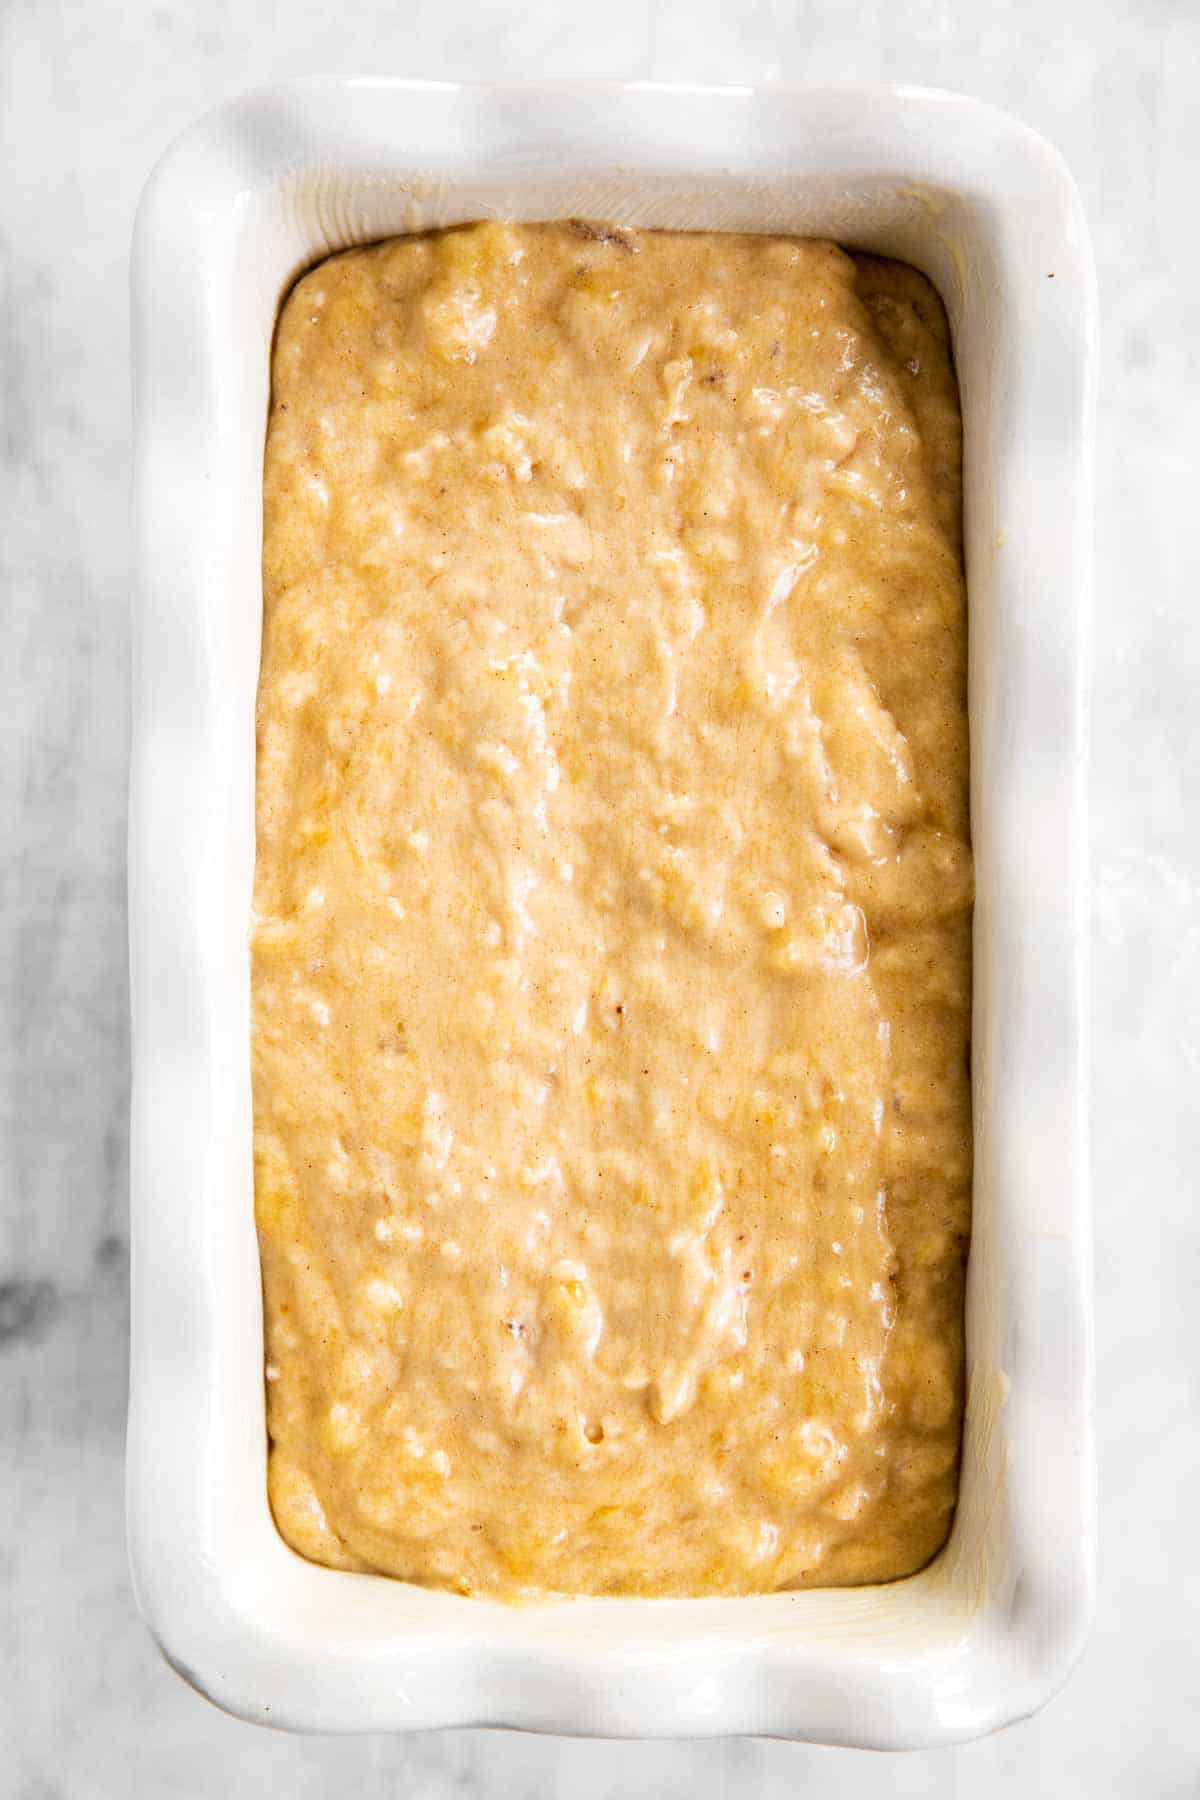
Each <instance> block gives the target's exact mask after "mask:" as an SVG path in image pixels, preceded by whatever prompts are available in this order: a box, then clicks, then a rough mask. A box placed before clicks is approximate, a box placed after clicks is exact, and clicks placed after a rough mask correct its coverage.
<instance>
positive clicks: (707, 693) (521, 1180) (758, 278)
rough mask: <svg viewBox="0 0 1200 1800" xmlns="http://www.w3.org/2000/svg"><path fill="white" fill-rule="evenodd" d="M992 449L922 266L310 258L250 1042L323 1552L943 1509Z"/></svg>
mask: <svg viewBox="0 0 1200 1800" xmlns="http://www.w3.org/2000/svg"><path fill="white" fill-rule="evenodd" d="M960 494H961V484H960V424H959V410H958V398H957V391H956V386H955V380H954V374H953V369H952V364H951V359H950V349H949V338H948V332H947V327H946V323H945V319H944V315H943V312H942V308H941V305H940V303H939V301H938V299H937V297H936V295H935V294H934V292H933V290H932V288H931V287H930V286H929V284H928V283H927V282H926V281H925V280H924V278H923V277H921V276H919V275H918V274H916V273H915V272H914V271H913V270H912V269H909V268H907V267H905V266H903V265H901V264H897V263H892V262H885V261H881V260H877V259H873V258H870V257H863V256H849V255H846V254H844V253H843V252H842V251H841V250H839V249H837V248H836V247H835V246H833V245H831V244H827V243H818V242H812V241H804V240H794V239H785V238H769V237H737V236H727V235H719V234H697V235H685V234H678V235H677V234H665V233H654V232H644V233H643V232H631V231H623V230H617V229H616V228H608V227H602V226H595V225H589V224H581V223H574V224H560V225H546V226H520V227H516V226H509V225H500V224H487V225H479V226H472V227H468V228H464V229H460V230H455V231H449V232H441V233H434V234H431V235H427V236H421V237H412V238H407V239H400V240H396V241H392V242H389V243H384V244H379V245H375V246H373V247H371V248H368V249H365V250H357V251H353V252H351V253H349V254H346V255H343V256H339V257H335V258H333V259H331V260H330V261H327V262H325V263H323V264H321V265H320V266H319V267H317V268H315V269H314V270H312V272H311V273H309V274H308V275H306V276H305V277H304V278H303V280H301V281H300V282H299V283H298V284H297V286H296V287H295V289H294V290H293V292H292V294H291V295H290V297H289V299H288V301H287V303H286V305H285V307H284V309H283V312H282V315H281V319H280V323H279V328H278V334H277V341H276V345H275V351H274V366H273V393H272V405H271V414H270V425H269V432H268V438H267V448H266V472H265V541H264V552H263V571H264V597H265V613H264V636H263V659H262V674H261V684H260V690H259V711H258V731H259V753H258V862H257V874H256V888H255V931H254V940H253V1010H254V1025H253V1058H254V1101H255V1124H256V1209H257V1219H258V1231H259V1238H260V1243H261V1249H262V1263H263V1283H264V1294H265V1311H266V1334H267V1366H266V1375H267V1397H268V1423H269V1433H270V1463H269V1485H270V1498H271V1504H272V1507H273V1510H274V1515H275V1518H276V1521H277V1523H278V1525H279V1528H280V1530H281V1531H282V1533H283V1535H284V1536H285V1538H286V1539H287V1540H288V1541H289V1542H290V1543H291V1544H292V1545H293V1546H294V1547H295V1548H296V1549H297V1550H299V1551H301V1552H302V1553H303V1554H304V1555H306V1556H309V1557H312V1558H315V1559H316V1560H318V1561H320V1562H323V1563H328V1564H332V1565H334V1566H336V1567H338V1568H343V1569H371V1570H379V1571H385V1572H387V1573H389V1574H392V1575H396V1576H402V1577H405V1578H407V1579H411V1580H414V1581H419V1582H425V1583H430V1584H435V1585H439V1586H444V1587H448V1588H452V1589H455V1590H458V1591H460V1592H464V1593H468V1592H470V1593H484V1594H489V1595H492V1596H496V1597H500V1598H506V1599H518V1598H521V1597H522V1596H526V1595H530V1594H534V1593H537V1592H543V1591H547V1590H553V1591H558V1592H562V1593H570V1594H580V1593H605V1594H660V1595H661V1594H705V1593H727V1594H741V1593H748V1592H755V1591H764V1590H771V1589H777V1588H789V1587H805V1586H813V1585H829V1584H834V1583H851V1582H876V1581H883V1580H887V1579H890V1578H892V1577H896V1576H901V1575H904V1574H907V1573H909V1572H911V1571H912V1570H915V1569H916V1568H918V1567H919V1566H920V1565H921V1564H923V1563H924V1562H925V1561H927V1560H928V1558H929V1557H930V1556H931V1555H932V1554H933V1553H934V1552H935V1551H936V1550H937V1549H938V1548H939V1546H940V1545H941V1544H942V1542H943V1541H944V1539H945V1536H946V1533H947V1530H948V1528H949V1522H950V1518H951V1514H952V1510H953V1505H954V1499H955V1491H956V1481H957V1462H958V1448H959V1433H960V1420H961V1409H962V1392H963V1381H962V1361H963V1357H962V1277H963V1266H964V1258H965V1249H966V1241H967V1232H968V1228H969V1206H970V1198H969V1196H970V1174H971V1134H970V1118H969V1096H968V1074H967V1051H968V1030H969V1009H970V994H971V976H970V906H971V891H972V890H971V858H970V848H969V836H968V810H967V724H966V708H965V666H966V665H965V655H966V614H965V601H964V589H963V575H962V562H961V541H960V537H961V534H960Z"/></svg>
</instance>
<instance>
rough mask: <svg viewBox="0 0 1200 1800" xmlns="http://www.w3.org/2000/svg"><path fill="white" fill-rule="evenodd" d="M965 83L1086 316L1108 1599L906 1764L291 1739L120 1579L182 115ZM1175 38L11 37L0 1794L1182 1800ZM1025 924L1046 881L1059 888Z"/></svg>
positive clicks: (1185, 1665)
mask: <svg viewBox="0 0 1200 1800" xmlns="http://www.w3.org/2000/svg"><path fill="white" fill-rule="evenodd" d="M323 70H324V71H334V72H350V71H362V70H386V71H389V72H394V73H397V74H417V75H443V76H477V77H489V76H490V77H515V76H532V75H556V74H557V75H567V74H592V75H615V76H635V77H655V78H660V79H670V78H677V79H687V78H695V79H709V80H734V81H760V80H768V79H782V80H786V79H789V78H790V79H796V78H800V77H885V78H890V79H901V80H910V81H917V82H926V83H932V84H935V85H941V86H946V87H952V88H961V89H964V90H966V91H969V92H972V93H974V94H977V95H979V96H981V97H984V98H987V99H991V100H995V101H997V102H998V103H1000V104H1002V105H1004V106H1007V107H1009V108H1010V109H1011V110H1013V111H1015V112H1017V113H1019V114H1020V115H1022V116H1023V117H1025V118H1026V119H1028V120H1029V121H1030V122H1031V123H1032V124H1034V125H1036V126H1037V127H1039V128H1040V129H1041V130H1042V131H1044V132H1045V133H1046V134H1047V135H1049V136H1050V137H1052V138H1054V139H1055V140H1056V141H1057V142H1058V143H1059V144H1060V145H1061V146H1062V148H1063V149H1064V151H1065V152H1066V154H1067V156H1068V159H1069V160H1070V162H1071V163H1072V165H1073V167H1074V169H1075V171H1076V173H1077V175H1078V178H1079V180H1080V184H1081V186H1082V189H1083V192H1084V198H1085V201H1086V204H1087V206H1088V209H1089V213H1090V217H1091V221H1092V227H1093V232H1094V236H1095V241H1096V249H1097V255H1098V260H1099V266H1100V274H1101V283H1102V303H1103V312H1104V355H1103V388H1102V419H1103V424H1102V436H1101V444H1100V457H1099V467H1098V522H1097V583H1096V624H1095V657H1094V669H1095V745H1094V758H1093V771H1094V773H1093V788H1092V794H1093V875H1094V892H1095V907H1094V918H1095V968H1094V979H1093V1000H1094V1025H1095V1056H1094V1082H1095V1168H1096V1179H1095V1204H1096V1224H1097V1292H1098V1302H1099V1317H1098V1343H1097V1348H1098V1376H1099V1441H1100V1481H1101V1499H1102V1516H1101V1524H1102V1533H1103V1537H1102V1574H1101V1582H1100V1595H1099V1610H1098V1616H1097V1621H1096V1629H1095V1633H1094V1636H1093V1640H1092V1643H1091V1646H1090V1648H1089V1650H1088V1652H1087V1655H1086V1657H1085V1659H1084V1661H1083V1664H1082V1665H1081V1667H1080V1669H1079V1670H1078V1672H1077V1673H1076V1675H1075V1677H1074V1679H1073V1680H1072V1682H1071V1683H1070V1685H1069V1686H1068V1688H1067V1689H1066V1691H1065V1692H1064V1693H1063V1694H1062V1696H1060V1698H1059V1699H1058V1700H1056V1701H1055V1702H1054V1703H1053V1704H1052V1705H1051V1706H1050V1707H1049V1708H1048V1709H1047V1710H1046V1711H1045V1712H1044V1713H1043V1714H1042V1715H1041V1716H1040V1717H1039V1718H1037V1719H1035V1720H1033V1721H1031V1722H1029V1723H1027V1724H1024V1725H1020V1726H1017V1727H1015V1728H1014V1729H1012V1730H1011V1731H1009V1732H1006V1733H1004V1734H1002V1735H1001V1736H999V1737H997V1738H994V1739H991V1740H989V1741H987V1742H985V1743H983V1744H979V1745H974V1746H970V1747H966V1748H963V1749H960V1750H953V1751H946V1752H941V1753H937V1754H932V1755H918V1756H912V1757H908V1758H877V1757H871V1756H869V1755H866V1754H863V1753H858V1752H845V1751H826V1750H814V1749H807V1748H800V1747H796V1746H792V1745H784V1744H771V1743H754V1742H745V1741H742V1742H727V1743H719V1744H714V1745H687V1744H685V1745H659V1744H590V1745H585V1744H579V1743H573V1742H571V1741H568V1740H554V1739H530V1738H522V1737H518V1736H512V1735H507V1734H501V1733H492V1732H484V1733H465V1732H460V1733H449V1734H444V1735H430V1736H424V1737H419V1738H410V1739H372V1740H358V1741H349V1742H337V1741H335V1740H331V1739H324V1740H296V1739H289V1738H285V1737H282V1736H275V1735H273V1734H269V1733H264V1732H260V1731H257V1730H255V1729H253V1728H251V1727H249V1726H244V1725H240V1724H236V1723H234V1722H233V1721H232V1720H229V1719H226V1718H224V1717H223V1716H221V1715H220V1714H218V1713H217V1712H215V1711H214V1710H213V1709H212V1708H210V1707H209V1706H207V1705H206V1704H205V1703H204V1702H203V1701H201V1700H199V1699H198V1698H197V1697H196V1696H195V1695H194V1694H192V1693H191V1692H190V1690H188V1689H187V1688H185V1687H184V1686H183V1684H182V1683H181V1682H179V1681H178V1680H177V1679H176V1678H175V1677H174V1676H173V1675H171V1674H170V1673H169V1672H168V1670H167V1669H166V1668H165V1667H164V1666H163V1665H162V1664H161V1663H160V1661H159V1660H158V1657H157V1655H156V1653H155V1651H154V1650H153V1648H152V1646H151V1644H150V1641H149V1639H148V1637H147V1636H146V1634H145V1633H144V1631H143V1629H142V1627H141V1626H140V1624H139V1622H138V1619H137V1617H136V1614H135V1611H134V1607H133V1602H132V1598H131V1595H130V1591H129V1583H128V1579H127V1575H126V1568H125V1555H124V1545H123V1521H122V1493H121V1485H122V1468H121V1458H122V1435H123V1423H124V1407H125V1377H126V1343H125V1340H126V1330H127V1323H128V1309H127V1303H126V1282H127V1274H128V1253H127V1241H126V1179H127V1156H126V1107H127V1100H128V1033H127V1025H126V993H125V982H126V955H125V939H124V930H125V924H124V880H123V866H122V865H123V831H124V808H125V791H124V784H125V759H126V748H127V711H128V676H127V661H128V644H127V618H126V608H127V591H128V581H129V552H128V540H127V521H126V499H127V485H128V452H129V399H128V356H127V333H128V326H127V311H126V255H127V248H128V240H129V230H130V222H131V218H132V213H133V208H134V204H135V202H136V198H137V194H138V191H139V189H140V187H141V185H142V182H143V180H144V178H145V175H146V173H147V171H148V169H149V167H150V165H151V163H152V162H153V160H154V159H155V157H156V156H157V155H158V154H159V152H160V151H161V150H162V149H163V148H164V146H165V145H166V144H167V143H168V142H169V140H170V139H171V137H172V136H173V135H174V134H175V133H176V132H177V131H178V130H179V129H180V128H181V127H182V126H183V125H185V124H186V123H187V122H188V121H189V120H190V119H191V118H192V117H194V116H195V115H196V114H197V113H199V112H200V111H202V110H203V109H204V108H206V107H208V106H210V105H212V104H215V103H216V102H218V101H219V100H221V99H223V98H225V97H226V96H228V95H229V94H231V93H233V92H236V91H238V90H240V89H243V88H246V87H249V86H251V85H253V84H255V83H258V82H262V81H266V80H271V79H274V78H277V77H281V76H285V75H290V74H300V73H311V72H318V71H323ZM1198 120H1200V9H1197V7H1196V6H1195V5H1194V4H1190V3H1189V0H1142V4H1140V5H1139V4H1136V3H1135V0H1109V3H1105V0H1096V3H1092V0H1058V3H1055V0H957V3H955V0H909V3H907V4H905V3H904V0H862V3H861V4H857V5H856V4H852V3H848V4H844V5H838V4H836V3H835V0H828V3H827V4H825V5H820V4H816V3H815V0H813V3H807V4H806V3H804V0H748V3H746V4H740V5H739V4H737V0H605V3H604V4H603V5H598V6H594V7H577V6H572V5H563V4H561V3H560V0H524V3H523V4H518V3H517V0H475V3H474V4H472V0H412V3H408V4H406V3H405V0H392V4H389V5H386V6H385V5H383V4H382V3H381V0H374V3H371V0H368V3H367V4H366V5H364V6H362V7H359V8H357V9H356V8H351V7H347V6H345V5H342V4H338V3H337V0H291V4H289V5H286V6H285V5H283V4H282V3H281V0H263V3H262V4H259V5H254V4H246V3H245V0H241V3H239V4H235V3H234V0H213V3H212V4H204V0H109V3H108V4H106V5H103V6H97V5H96V4H94V0H92V3H88V0H41V3H38V0H6V4H4V5H3V7H0V142H2V144H3V168H4V172H5V173H4V180H3V183H2V184H0V281H2V288H0V292H2V295H3V300H2V309H0V349H2V354H3V379H4V385H3V399H2V401H0V408H2V413H0V423H2V427H3V478H2V486H0V509H2V510H0V643H2V645H3V649H2V651H0V1796H3V1797H4V1800H7V1797H8V1796H10V1795H12V1796H20V1797H21V1800H52V1797H58V1796H62V1797H68V1796H69V1797H70V1800H93V1797H103V1800H108V1797H109V1796H120V1797H122V1800H124V1797H125V1796H143V1795H145V1796H153V1797H157V1796H159V1795H173V1796H186V1797H188V1800H190V1797H192V1796H196V1797H199V1800H203V1797H206V1796H220V1797H221V1800H252V1797H257V1796H258V1795H260V1794H262V1793H264V1792H267V1791H272V1790H275V1791H279V1792H286V1793H288V1794H289V1795H292V1796H296V1797H297V1800H308V1797H310V1796H312V1797H315V1796H323V1795H327V1794H328V1795H335V1796H340V1795H343V1794H354V1795H361V1796H363V1797H364V1800H365V1797H367V1796H377V1795H378V1796H382V1795H385V1794H386V1795H404V1796H412V1797H413V1800H450V1797H451V1796H455V1797H461V1800H477V1797H478V1800H518V1797H520V1800H557V1797H558V1796H569V1797H570V1800H615V1797H616V1796H618V1795H627V1794H633V1795H654V1796H661V1797H662V1800H684V1797H685V1796H686V1797H687V1800H717V1797H718V1796H721V1795H725V1794H733V1793H737V1794H739V1795H741V1794H745V1795H756V1796H764V1797H766V1800H777V1797H778V1800H781V1797H782V1796H784V1795H791V1794H793V1793H795V1794H799V1793H809V1794H813V1795H821V1796H823V1797H824V1796H847V1797H849V1796H864V1795H868V1794H884V1793H886V1794H896V1795H909V1794H912V1795H917V1794H921V1795H926V1794H929V1795H943V1796H950V1795H957V1794H960V1793H962V1794H966V1793H970V1794H971V1795H972V1796H979V1797H980V1800H987V1797H988V1796H992V1795H999V1794H1002V1793H1007V1792H1009V1791H1014V1792H1027V1793H1030V1794H1038V1795H1043V1794H1044V1795H1051V1794H1052V1795H1055V1796H1064V1797H1071V1800H1073V1797H1075V1796H1078V1797H1080V1800H1083V1797H1085V1796H1086V1797H1088V1800H1090V1797H1091V1796H1093V1795H1101V1794H1103V1795H1107V1794H1120V1795H1125V1794H1136V1795H1138V1796H1146V1797H1148V1800H1157V1797H1159V1796H1162V1797H1163V1800H1166V1797H1168V1796H1179V1797H1181V1800H1182V1797H1183V1796H1185V1795H1196V1794H1200V1654H1198V1651H1197V1630H1198V1628H1197V1623H1196V1621H1197V1619H1198V1618H1200V1552H1198V1549H1197V1521H1198V1519H1200V1357H1198V1354H1197V1347H1196V1330H1195V1323H1194V1321H1195V1315H1196V1295H1197V1292H1198V1291H1200V1213H1198V1211H1197V1206H1196V1201H1195V1198H1194V1171H1195V1169H1196V1168H1197V1167H1198V1166H1200V1107H1197V1105H1196V1104H1195V1101H1194V1094H1195V1091H1196V1087H1197V1081H1198V1079H1200V849H1198V847H1197V840H1196V827H1195V819H1196V814H1197V804H1196V799H1197V793H1196V790H1197V776H1198V775H1200V706H1198V705H1197V702H1196V695H1197V692H1198V691H1200V618H1198V615H1197V611H1196V595H1197V592H1198V591H1200V505H1198V504H1197V499H1196V495H1197V488H1198V485H1200V456H1198V453H1197V430H1196V419H1197V412H1198V407H1200V389H1198V382H1197V374H1196V371H1197V367H1198V366H1200V351H1198V346H1200V254H1198V250H1197V245H1198V243H1200V236H1198V234H1197V230H1196V207H1195V198H1194V196H1195V189H1196V182H1197V177H1198V175H1200V125H1198ZM1046 874H1047V899H1048V904H1052V903H1053V893H1054V886H1053V880H1054V871H1053V870H1052V869H1048V870H1047V872H1046Z"/></svg>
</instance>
